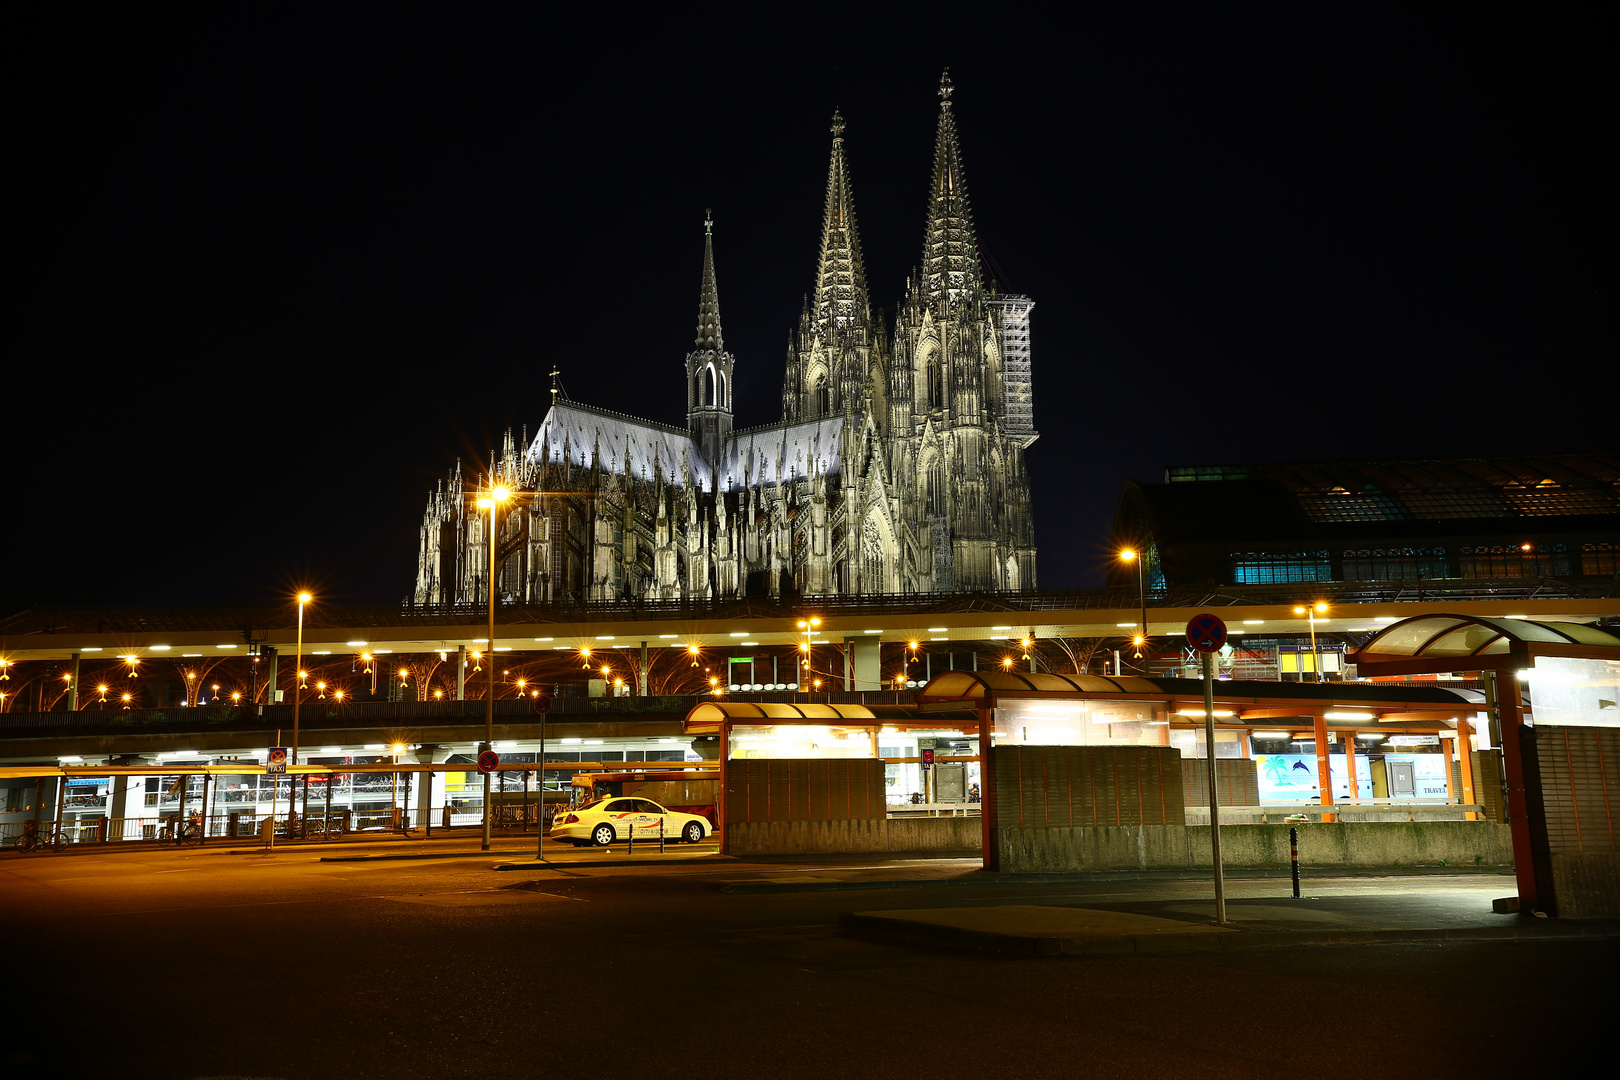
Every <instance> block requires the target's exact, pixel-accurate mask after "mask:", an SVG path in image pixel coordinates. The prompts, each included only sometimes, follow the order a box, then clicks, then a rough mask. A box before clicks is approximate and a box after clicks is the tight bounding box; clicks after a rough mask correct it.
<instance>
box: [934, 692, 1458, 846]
mask: <svg viewBox="0 0 1620 1080" xmlns="http://www.w3.org/2000/svg"><path fill="white" fill-rule="evenodd" d="M917 699H918V707H919V709H920V710H921V711H922V712H923V713H924V714H927V713H929V712H932V711H935V710H938V711H941V712H950V713H958V712H964V711H968V710H971V711H972V713H973V714H974V715H975V717H976V720H977V728H978V731H979V735H980V742H979V746H980V754H981V755H982V756H984V757H985V758H986V759H987V764H986V766H985V767H984V768H983V769H982V772H981V774H982V776H983V777H984V788H983V796H982V797H983V803H984V811H983V814H982V827H983V832H984V851H985V865H986V868H988V869H997V868H998V867H997V866H996V865H995V864H996V861H997V847H996V845H995V843H994V842H993V839H994V832H995V829H996V828H997V824H998V823H997V820H996V816H997V808H996V807H997V803H996V797H995V785H996V782H997V781H996V769H995V768H994V767H993V762H994V755H995V752H996V748H997V747H1004V746H1016V745H1029V746H1085V745H1114V746H1131V745H1134V746H1163V747H1169V746H1175V745H1180V746H1182V747H1183V753H1188V752H1189V751H1190V752H1191V753H1192V754H1194V755H1196V756H1201V754H1202V753H1209V752H1210V749H1209V748H1208V747H1205V746H1203V739H1204V735H1203V731H1202V729H1203V719H1204V684H1203V682H1202V681H1201V680H1198V679H1149V678H1140V677H1133V676H1117V677H1102V676H1095V675H1057V674H1052V673H1047V672H1008V671H952V672H947V673H944V674H941V675H938V676H936V677H935V678H934V679H933V680H932V681H930V682H929V683H928V685H927V686H925V687H923V688H922V689H921V690H919V691H918V693H917ZM1478 710H1479V705H1478V704H1477V703H1476V702H1474V701H1472V700H1471V699H1470V698H1469V697H1468V695H1466V694H1464V693H1461V692H1458V691H1455V690H1450V689H1445V688H1442V687H1436V686H1433V685H1418V684H1404V683H1403V684H1397V685H1387V686H1376V685H1367V684H1358V683H1282V682H1261V681H1251V680H1222V681H1219V682H1217V683H1216V685H1215V719H1216V741H1217V748H1216V752H1217V754H1218V753H1219V746H1220V744H1221V743H1222V742H1223V741H1226V740H1234V741H1235V740H1247V739H1251V738H1252V737H1253V736H1254V733H1255V731H1256V729H1263V728H1266V727H1274V726H1277V725H1278V724H1281V723H1284V722H1286V721H1290V720H1292V721H1297V722H1301V723H1308V724H1309V725H1310V729H1311V731H1312V734H1313V741H1314V743H1315V746H1316V747H1317V754H1316V757H1317V768H1318V788H1319V790H1320V799H1321V805H1322V808H1323V811H1324V812H1323V814H1322V820H1324V821H1333V820H1336V819H1335V816H1334V814H1333V812H1332V810H1331V807H1332V806H1333V805H1334V794H1333V783H1332V779H1331V776H1330V772H1329V770H1330V765H1329V756H1328V752H1327V748H1328V747H1329V746H1330V745H1331V744H1332V742H1333V741H1334V739H1333V738H1332V736H1338V741H1340V742H1341V743H1342V742H1343V741H1344V740H1345V739H1346V737H1348V738H1349V739H1350V740H1351V743H1352V745H1353V740H1354V737H1355V736H1356V735H1357V734H1358V733H1372V734H1378V735H1389V734H1393V733H1396V732H1403V733H1404V732H1413V733H1418V732H1423V733H1433V732H1438V731H1441V730H1442V729H1443V730H1445V731H1446V732H1447V733H1448V734H1454V735H1455V737H1456V741H1457V742H1459V743H1461V744H1462V746H1463V747H1464V752H1463V753H1462V755H1461V758H1462V761H1461V765H1462V788H1463V790H1462V792H1461V802H1462V803H1463V804H1464V805H1467V806H1473V805H1474V778H1473V768H1472V759H1471V756H1470V755H1469V754H1468V753H1467V752H1466V745H1467V743H1466V740H1467V738H1468V736H1469V734H1470V731H1471V729H1470V724H1469V718H1470V717H1471V716H1473V715H1474V714H1475V713H1476V712H1477V711H1478ZM1347 765H1348V767H1349V768H1350V770H1351V790H1355V783H1354V781H1355V775H1354V768H1355V756H1354V753H1353V752H1352V753H1351V754H1349V755H1348V760H1347ZM1470 814H1472V812H1470Z"/></svg>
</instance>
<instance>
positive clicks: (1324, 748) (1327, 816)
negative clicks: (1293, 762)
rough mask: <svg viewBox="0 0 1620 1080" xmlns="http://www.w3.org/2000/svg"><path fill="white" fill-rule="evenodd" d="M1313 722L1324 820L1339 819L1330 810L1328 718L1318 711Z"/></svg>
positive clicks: (1317, 778)
mask: <svg viewBox="0 0 1620 1080" xmlns="http://www.w3.org/2000/svg"><path fill="white" fill-rule="evenodd" d="M1311 722H1312V724H1313V725H1314V728H1315V735H1316V786H1317V790H1318V791H1319V792H1320V795H1321V798H1320V799H1319V800H1318V801H1319V802H1320V803H1321V804H1322V820H1323V821H1338V820H1339V819H1338V816H1337V815H1335V814H1333V813H1331V812H1330V811H1329V810H1328V807H1330V806H1332V805H1333V768H1332V765H1331V763H1330V762H1329V761H1328V753H1329V752H1330V751H1331V750H1332V746H1331V744H1330V743H1329V742H1328V730H1327V718H1326V717H1325V716H1323V715H1322V714H1321V713H1317V714H1316V715H1315V716H1313V717H1311ZM1209 752H1210V756H1211V757H1213V756H1214V754H1215V748H1214V747H1213V746H1211V747H1210V748H1209Z"/></svg>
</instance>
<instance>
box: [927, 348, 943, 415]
mask: <svg viewBox="0 0 1620 1080" xmlns="http://www.w3.org/2000/svg"><path fill="white" fill-rule="evenodd" d="M928 407H929V408H930V409H943V408H944V407H945V372H944V371H943V370H942V369H941V367H940V364H939V353H938V352H931V353H929V354H928Z"/></svg>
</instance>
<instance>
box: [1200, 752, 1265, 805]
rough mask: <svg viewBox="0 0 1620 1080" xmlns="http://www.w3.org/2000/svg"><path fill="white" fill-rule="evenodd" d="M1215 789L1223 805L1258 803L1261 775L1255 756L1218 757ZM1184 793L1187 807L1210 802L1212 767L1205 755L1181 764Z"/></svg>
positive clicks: (1216, 760)
mask: <svg viewBox="0 0 1620 1080" xmlns="http://www.w3.org/2000/svg"><path fill="white" fill-rule="evenodd" d="M1215 790H1216V791H1217V793H1218V794H1219V795H1220V797H1221V805H1222V806H1259V805H1260V774H1259V772H1258V771H1256V767H1255V763H1254V760H1253V759H1252V758H1216V759H1215ZM1181 793H1182V799H1183V803H1184V805H1186V806H1208V805H1209V770H1208V768H1206V767H1205V765H1204V759H1203V758H1187V759H1186V760H1184V761H1183V762H1182V763H1181Z"/></svg>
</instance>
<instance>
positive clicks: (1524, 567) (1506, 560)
mask: <svg viewBox="0 0 1620 1080" xmlns="http://www.w3.org/2000/svg"><path fill="white" fill-rule="evenodd" d="M1457 562H1458V569H1459V570H1460V572H1461V576H1463V577H1465V578H1518V577H1567V576H1568V575H1569V570H1570V558H1569V549H1568V547H1567V546H1566V545H1564V544H1536V545H1534V546H1533V547H1531V549H1530V550H1529V551H1526V550H1524V548H1523V546H1521V545H1517V544H1493V545H1479V546H1475V547H1465V548H1461V549H1459V558H1458V560H1457Z"/></svg>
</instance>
